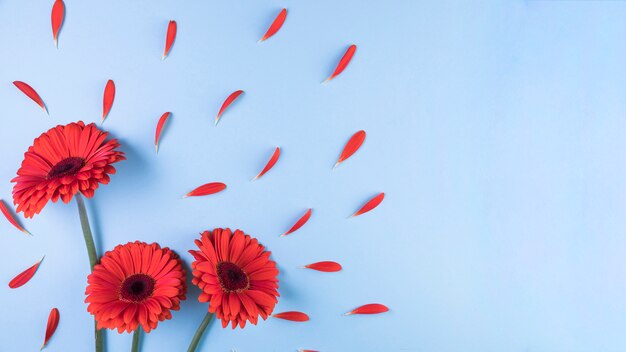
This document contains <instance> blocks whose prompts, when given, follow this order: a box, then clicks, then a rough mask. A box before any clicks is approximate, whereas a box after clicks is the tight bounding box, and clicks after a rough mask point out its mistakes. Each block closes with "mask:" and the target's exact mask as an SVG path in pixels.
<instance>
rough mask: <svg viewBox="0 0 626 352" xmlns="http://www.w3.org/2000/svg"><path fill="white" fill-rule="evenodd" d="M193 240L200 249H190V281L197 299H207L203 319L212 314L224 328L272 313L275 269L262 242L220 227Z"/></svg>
mask: <svg viewBox="0 0 626 352" xmlns="http://www.w3.org/2000/svg"><path fill="white" fill-rule="evenodd" d="M195 243H196V245H197V246H198V248H199V249H200V250H198V251H196V250H191V251H189V253H191V254H192V255H193V256H194V258H195V261H193V262H192V263H191V268H192V269H193V271H192V273H193V279H192V282H193V283H194V285H197V286H198V287H199V288H200V289H201V290H202V293H201V294H200V296H199V297H198V300H199V301H200V302H210V303H209V312H208V313H207V317H206V318H205V320H208V319H210V317H211V316H212V314H211V313H215V315H216V316H217V317H218V318H219V319H221V320H222V326H223V327H226V326H227V325H228V324H229V323H231V324H232V327H233V329H234V328H235V327H236V326H237V325H239V326H240V327H242V328H243V327H244V326H245V325H246V321H249V322H251V323H252V324H255V325H256V323H257V321H258V317H259V316H261V318H263V319H264V320H265V319H267V317H268V316H269V315H270V314H272V311H273V310H274V306H275V305H276V303H277V302H278V299H277V297H278V296H279V294H278V291H277V289H278V279H277V276H278V269H277V268H276V263H275V262H274V261H273V260H271V259H270V252H268V251H266V250H265V247H263V245H261V244H259V242H258V241H257V240H256V239H255V238H252V237H250V236H249V235H246V234H245V233H243V231H241V230H235V232H234V233H233V232H232V231H231V230H230V229H220V228H217V229H214V230H213V231H210V232H209V231H205V232H203V233H202V234H201V238H200V240H196V241H195ZM203 325H205V324H203ZM201 327H202V325H201ZM205 327H206V325H205ZM199 332H200V334H199V335H201V334H202V331H199ZM197 337H198V338H199V336H197ZM193 344H194V342H193V341H192V346H193ZM194 348H195V347H194ZM191 350H192V349H191V347H190V351H191Z"/></svg>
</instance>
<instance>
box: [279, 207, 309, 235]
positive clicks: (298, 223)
mask: <svg viewBox="0 0 626 352" xmlns="http://www.w3.org/2000/svg"><path fill="white" fill-rule="evenodd" d="M312 212H313V209H309V210H307V211H306V213H304V215H302V217H301V218H300V220H298V221H296V223H295V224H294V225H293V226H292V227H291V228H290V229H289V231H287V232H285V233H283V234H282V235H280V237H283V236H287V235H289V234H290V233H292V232H294V231H296V230H298V229H299V228H301V227H302V225H304V224H306V222H307V221H309V219H310V218H311V213H312Z"/></svg>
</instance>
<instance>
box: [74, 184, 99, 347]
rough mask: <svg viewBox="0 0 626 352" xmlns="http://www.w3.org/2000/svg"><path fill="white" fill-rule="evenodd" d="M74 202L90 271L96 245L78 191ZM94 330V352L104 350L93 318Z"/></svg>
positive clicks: (96, 256)
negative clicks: (76, 206) (76, 205)
mask: <svg viewBox="0 0 626 352" xmlns="http://www.w3.org/2000/svg"><path fill="white" fill-rule="evenodd" d="M75 198H76V204H78V215H79V216H80V226H81V227H82V228H83V236H84V237H85V245H86V246H87V254H88V255H89V266H90V268H91V271H93V267H94V266H95V265H96V264H97V263H98V254H97V253H96V245H95V244H94V242H93V235H92V234H91V228H90V227H89V218H88V217H87V209H86V208H85V201H84V200H83V196H82V195H81V194H80V193H76V196H75ZM94 330H95V335H96V352H103V351H104V340H103V338H102V330H98V323H97V322H96V321H95V320H94Z"/></svg>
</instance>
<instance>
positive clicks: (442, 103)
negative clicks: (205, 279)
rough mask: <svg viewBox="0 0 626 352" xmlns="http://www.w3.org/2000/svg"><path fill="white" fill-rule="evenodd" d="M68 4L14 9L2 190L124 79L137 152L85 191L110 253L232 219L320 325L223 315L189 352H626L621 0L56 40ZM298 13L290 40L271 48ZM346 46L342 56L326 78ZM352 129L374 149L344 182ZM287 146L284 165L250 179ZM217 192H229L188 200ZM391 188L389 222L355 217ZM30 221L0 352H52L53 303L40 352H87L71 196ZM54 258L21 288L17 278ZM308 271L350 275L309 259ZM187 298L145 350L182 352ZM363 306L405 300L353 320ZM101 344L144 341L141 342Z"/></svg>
mask: <svg viewBox="0 0 626 352" xmlns="http://www.w3.org/2000/svg"><path fill="white" fill-rule="evenodd" d="M52 3H53V1H52V0H50V1H0V33H2V41H1V43H2V52H3V53H2V56H1V57H0V67H2V70H0V108H1V109H0V121H1V125H0V126H2V127H1V128H0V151H1V153H2V163H0V180H2V182H0V197H2V198H5V199H10V195H11V189H12V184H10V183H9V180H10V179H11V178H13V176H14V175H15V171H16V170H17V168H18V167H19V164H20V162H21V160H22V154H23V152H24V151H25V150H26V149H27V147H28V146H29V145H30V144H31V143H32V140H33V138H35V137H36V136H38V135H39V134H40V133H41V132H43V131H45V130H47V129H48V128H50V127H52V126H54V125H56V124H64V123H68V122H70V121H75V120H78V119H83V120H85V121H86V122H97V121H99V117H100V114H101V111H102V110H101V109H102V91H103V89H104V85H105V83H106V81H107V80H108V79H114V80H115V83H116V86H117V96H116V101H115V104H114V106H113V109H112V111H111V113H110V115H109V118H108V119H107V120H106V122H105V123H104V128H106V129H108V130H110V132H111V133H112V135H114V136H115V137H117V138H119V139H120V141H121V143H122V144H123V150H124V151H125V152H126V153H127V157H128V160H127V161H125V162H121V163H119V164H118V165H117V168H118V174H117V175H115V176H113V177H112V181H111V183H110V184H109V185H108V186H104V187H101V188H100V189H98V191H97V192H96V197H95V198H94V200H92V201H89V202H88V207H89V209H90V215H91V220H92V226H93V229H94V231H95V233H96V236H97V238H98V240H97V242H98V246H99V248H100V249H101V250H102V249H104V250H109V249H111V248H113V247H114V246H115V245H116V244H118V243H125V242H127V241H132V240H143V241H157V242H159V243H160V244H162V245H165V246H170V247H171V248H173V249H175V250H176V251H178V252H179V253H181V254H182V256H183V258H184V260H185V261H186V262H187V263H189V262H190V260H191V256H190V255H189V254H187V253H186V251H187V250H188V249H190V248H192V246H193V239H194V238H196V237H197V234H198V233H199V232H200V231H202V230H204V229H209V228H213V227H217V226H229V227H232V228H241V229H243V230H244V231H246V232H248V233H250V234H252V235H254V236H257V237H258V238H259V239H260V240H261V241H262V242H263V243H264V244H265V245H267V246H268V247H269V249H270V250H271V251H272V252H273V257H274V259H275V260H276V261H277V262H278V263H279V267H280V269H281V274H280V286H281V287H280V293H281V299H280V302H279V304H278V306H277V308H276V311H286V310H301V311H305V312H307V313H309V315H310V316H311V321H310V322H307V323H303V324H297V323H291V322H285V321H280V320H276V319H270V320H269V321H266V322H261V323H260V324H259V325H258V326H256V327H254V326H250V327H247V328H246V329H245V330H235V331H233V330H230V329H226V330H222V329H221V328H220V327H219V325H217V324H216V325H213V327H212V328H211V329H210V331H209V332H208V334H207V335H206V338H205V339H204V340H203V342H202V345H201V348H200V349H199V350H201V351H229V350H230V349H236V350H237V351H239V352H245V351H294V350H295V349H296V348H309V349H318V350H320V351H624V350H626V335H625V334H624V331H625V328H626V264H625V259H624V258H625V254H626V237H625V234H626V220H625V217H624V213H625V212H626V163H625V158H624V150H626V138H624V135H625V133H626V118H625V116H626V99H624V95H625V94H626V83H625V82H626V65H625V64H624V63H625V62H626V45H625V43H624V38H625V37H626V22H625V21H624V18H626V2H619V1H615V2H608V1H606V2H605V1H513V0H509V1H497V0H494V1H486V0H485V1H444V0H437V1H409V0H407V1H389V2H385V1H362V0H350V1H331V0H324V1H286V0H285V1H278V2H276V1H188V2H185V3H184V4H183V3H181V2H180V1H121V0H115V1H104V2H93V1H75V0H66V8H67V17H66V21H65V24H64V26H63V29H62V32H61V34H60V39H59V49H58V50H57V49H55V48H54V45H53V43H52V35H51V30H50V9H51V7H52ZM282 7H287V8H288V9H289V15H288V18H287V21H286V23H285V25H284V26H283V28H282V30H281V31H280V32H279V33H278V34H277V35H276V36H274V37H273V38H271V39H269V40H268V41H267V42H265V43H262V44H257V40H258V39H259V38H260V37H261V36H262V35H263V33H264V32H265V30H266V29H267V27H268V26H269V24H270V23H271V21H272V20H273V18H274V16H275V15H276V14H277V13H278V11H279V10H280V9H281V8H282ZM170 19H175V20H176V21H177V22H178V37H177V40H176V43H175V44H174V47H173V49H172V51H171V54H170V56H169V58H168V59H167V60H166V61H161V53H162V51H163V44H164V43H163V42H164V38H165V31H166V27H167V23H168V21H169V20H170ZM352 43H355V44H357V45H358V50H357V53H356V55H355V58H354V60H353V62H352V63H351V65H350V66H349V67H348V68H347V70H346V71H345V72H344V73H343V74H342V75H341V76H340V77H338V78H337V79H336V80H335V81H333V82H331V83H330V84H327V85H321V84H320V82H321V81H322V80H323V79H325V78H326V77H327V76H328V75H329V74H330V72H331V71H332V69H333V68H334V66H335V64H336V63H337V61H338V59H339V58H340V57H341V55H342V54H343V51H344V50H345V49H346V48H347V46H348V45H349V44H352ZM14 80H21V81H25V82H28V83H29V84H31V85H32V86H33V87H34V88H35V89H36V90H37V91H38V92H39V94H40V95H41V96H42V98H43V99H44V100H45V102H46V104H47V105H48V108H49V110H50V117H47V116H46V115H45V114H44V113H43V112H42V111H41V110H40V109H39V108H38V107H37V106H36V105H35V104H34V103H33V102H31V101H30V100H29V99H28V98H26V97H25V96H24V95H23V94H22V93H21V92H19V91H18V90H17V89H16V88H15V87H13V85H12V84H11V82H12V81H14ZM237 89H243V90H245V91H246V94H245V95H244V96H242V97H241V98H240V99H239V101H237V102H236V104H234V105H233V106H232V107H231V109H229V110H228V111H227V112H226V113H225V114H224V116H223V119H222V121H221V122H220V124H219V126H218V127H214V126H213V119H214V117H215V114H216V113H217V111H218V109H219V107H220V105H221V103H222V101H223V100H224V99H225V98H226V97H227V96H228V94H230V93H231V92H232V91H234V90H237ZM165 111H172V112H173V116H172V118H171V121H170V123H169V125H168V127H167V130H166V132H165V134H164V136H163V139H162V144H161V150H160V152H159V155H158V156H157V155H155V153H154V147H153V144H152V142H153V138H154V128H155V125H156V122H157V120H158V118H159V116H160V115H161V114H162V113H163V112H165ZM359 129H365V130H366V131H367V132H368V136H367V140H366V142H365V144H364V146H363V147H362V148H361V150H360V151H359V152H358V153H357V154H356V155H355V156H353V157H352V158H351V159H350V160H348V161H347V162H345V163H344V164H343V165H341V166H340V167H339V168H338V169H336V170H334V171H331V167H332V165H333V164H334V162H335V160H336V158H337V157H338V155H339V153H340V151H341V148H342V147H343V145H344V144H345V142H346V141H347V139H348V138H349V136H350V135H351V134H352V133H354V132H355V131H357V130H359ZM276 146H281V147H282V150H283V155H282V157H281V159H280V161H279V162H278V164H277V165H276V167H275V168H274V169H273V170H271V171H270V172H269V173H268V174H267V175H266V176H265V177H264V178H262V179H261V180H260V181H257V182H250V179H251V178H252V177H253V176H254V175H256V173H258V172H259V170H260V169H262V167H263V166H264V164H265V162H266V161H267V159H268V158H269V156H270V155H271V152H272V151H273V149H274V148H275V147H276ZM210 181H223V182H225V183H227V184H228V189H227V191H225V192H223V193H220V194H218V195H215V196H210V197H204V198H198V199H180V196H181V195H182V194H184V193H186V192H188V191H189V190H191V189H192V188H194V187H195V186H198V185H200V184H202V183H205V182H210ZM381 191H384V192H386V194H387V197H386V199H385V201H384V202H383V204H382V205H381V206H380V207H379V208H378V209H376V210H374V211H373V212H371V213H369V214H366V215H364V216H362V217H359V218H356V219H349V220H347V219H346V217H347V216H348V215H350V214H351V213H352V212H353V211H355V210H356V209H357V208H358V207H359V206H360V205H361V204H362V203H363V202H364V201H365V200H367V199H368V198H369V197H371V196H373V195H375V194H376V193H378V192H381ZM309 207H312V208H313V209H314V213H313V217H312V218H311V221H310V222H309V223H308V224H306V225H305V226H304V227H303V228H302V229H301V230H300V231H298V232H296V233H295V234H293V235H292V236H290V237H287V238H278V235H279V234H280V233H282V232H284V231H285V230H286V229H288V228H289V227H290V226H291V225H292V224H293V222H294V221H295V220H296V219H297V218H298V217H299V216H300V215H301V214H302V213H303V212H304V211H305V210H306V209H307V208H309ZM22 222H23V223H24V224H25V226H26V227H27V228H28V229H29V230H30V231H31V232H32V233H33V234H34V235H35V236H34V237H32V238H31V237H27V236H25V235H23V234H22V233H20V232H18V231H16V230H15V229H14V228H12V227H11V225H9V224H8V223H6V222H5V221H4V220H2V221H0V232H1V236H0V245H1V246H2V248H3V255H1V256H0V264H1V266H2V270H1V271H0V281H1V282H2V285H1V286H0V301H1V302H2V303H1V304H0V316H1V324H0V325H1V329H0V351H2V352H14V351H35V350H37V349H38V348H39V347H40V345H41V342H42V340H43V336H44V331H45V324H46V319H47V315H48V312H49V310H50V308H51V307H58V308H59V309H60V311H61V322H60V325H59V328H58V330H57V333H56V334H55V336H54V337H53V339H52V340H51V342H50V344H49V347H48V348H47V351H50V352H53V351H63V352H68V351H69V352H71V351H77V352H84V351H90V350H92V348H93V347H92V338H93V337H92V336H93V335H92V330H91V329H92V325H91V324H92V320H91V316H90V315H89V314H88V313H87V312H86V308H85V307H86V306H85V304H84V303H83V300H84V290H85V283H86V275H87V273H88V260H87V255H86V252H85V249H84V243H83V239H82V235H81V232H80V226H79V222H78V216H77V211H76V205H75V203H74V202H72V203H71V204H69V205H64V204H62V203H60V204H49V205H48V206H47V207H46V208H45V209H44V211H43V212H42V214H41V215H39V216H36V217H35V218H34V219H32V220H22ZM44 254H45V255H46V259H45V261H44V262H43V264H42V265H41V267H40V270H39V271H38V272H37V274H36V276H35V278H34V279H33V280H32V281H31V282H29V283H28V284H27V285H25V286H23V287H21V288H19V289H17V290H10V289H9V288H8V287H7V286H6V283H8V281H9V280H10V279H11V278H12V277H13V276H14V275H16V274H17V273H19V272H20V271H21V270H23V269H24V268H26V267H28V266H30V265H31V264H32V263H34V262H35V261H37V260H38V259H39V258H40V257H41V256H42V255H44ZM318 260H336V261H339V262H341V263H342V264H343V265H344V268H345V269H344V270H343V271H342V272H340V273H335V274H324V273H317V272H313V271H306V270H302V269H298V266H300V265H303V264H307V263H311V262H314V261H318ZM197 295H198V290H197V289H195V288H191V289H190V292H189V298H188V300H187V301H186V302H184V304H183V305H182V309H181V311H179V312H176V313H174V319H173V320H170V321H167V322H164V323H161V324H159V327H158V329H157V330H155V331H154V332H152V333H150V334H149V335H148V336H146V337H145V339H144V345H143V351H144V352H148V351H184V350H186V348H187V345H188V343H189V341H190V339H191V337H192V335H193V333H194V331H195V329H196V327H197V325H198V324H199V322H200V321H201V319H202V317H203V316H204V314H205V311H206V305H205V304H200V303H198V302H197V300H196V297H197ZM369 302H381V303H385V304H387V305H388V306H389V307H390V308H391V311H390V312H389V313H387V314H384V315H378V316H350V317H344V316H342V315H341V314H342V313H344V312H346V311H348V310H350V309H352V308H354V307H356V306H358V305H360V304H364V303H369ZM107 340H108V346H109V348H108V351H109V352H117V351H126V350H129V349H130V342H131V336H130V335H128V334H124V335H118V334H117V333H116V332H108V333H107Z"/></svg>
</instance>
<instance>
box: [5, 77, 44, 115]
mask: <svg viewBox="0 0 626 352" xmlns="http://www.w3.org/2000/svg"><path fill="white" fill-rule="evenodd" d="M13 84H14V85H15V86H16V87H17V89H19V90H21V91H22V93H24V94H26V96H27V97H29V98H31V99H32V100H33V101H34V102H35V103H37V105H39V106H40V107H41V108H42V109H43V111H45V112H46V114H48V115H50V114H49V113H48V108H47V107H46V104H44V103H43V100H42V99H41V97H40V96H39V94H37V92H36V91H35V90H34V89H33V87H31V86H29V85H28V84H26V83H24V82H21V81H14V82H13Z"/></svg>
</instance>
